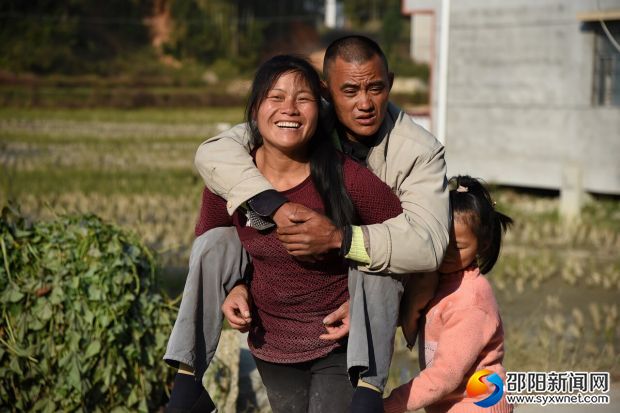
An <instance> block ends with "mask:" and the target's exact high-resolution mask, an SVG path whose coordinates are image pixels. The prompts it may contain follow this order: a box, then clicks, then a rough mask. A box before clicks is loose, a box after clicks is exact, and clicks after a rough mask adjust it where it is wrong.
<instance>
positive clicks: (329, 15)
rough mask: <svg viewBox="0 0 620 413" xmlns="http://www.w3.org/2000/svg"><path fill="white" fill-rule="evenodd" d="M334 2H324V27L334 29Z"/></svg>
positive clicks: (330, 0) (331, 0)
mask: <svg viewBox="0 0 620 413" xmlns="http://www.w3.org/2000/svg"><path fill="white" fill-rule="evenodd" d="M336 14H337V13H336V0H325V27H328V28H330V29H335V28H336Z"/></svg>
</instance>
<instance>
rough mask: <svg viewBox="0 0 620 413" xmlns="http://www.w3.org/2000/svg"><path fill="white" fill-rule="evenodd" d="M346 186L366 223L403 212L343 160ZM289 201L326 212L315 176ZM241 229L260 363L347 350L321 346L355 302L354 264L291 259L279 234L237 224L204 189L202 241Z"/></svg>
mask: <svg viewBox="0 0 620 413" xmlns="http://www.w3.org/2000/svg"><path fill="white" fill-rule="evenodd" d="M343 159H344V161H343V176H344V183H345V187H346V190H347V193H348V194H349V196H350V198H351V201H352V202H353V205H354V206H355V208H356V210H357V213H358V216H359V218H360V221H361V222H360V224H374V223H379V222H383V221H385V220H387V219H389V218H392V217H395V216H397V215H399V214H400V213H401V212H402V208H401V206H400V201H399V200H398V198H397V197H396V196H395V195H394V194H393V193H392V191H391V189H390V188H389V187H388V186H387V185H386V184H384V183H383V182H381V181H380V180H379V178H377V177H376V176H375V175H374V174H372V172H370V171H369V170H368V169H366V168H364V167H363V166H361V165H359V164H357V163H355V162H354V161H352V160H350V159H349V158H346V157H343ZM282 194H284V195H285V196H286V197H287V198H288V199H289V201H291V202H296V203H299V204H302V205H305V206H307V207H309V208H311V209H313V210H315V211H317V212H320V213H324V206H323V202H322V201H321V198H320V196H319V194H318V192H317V191H316V188H315V186H314V184H313V183H312V180H311V179H310V177H308V178H307V179H306V180H305V181H304V182H302V183H300V184H299V185H297V186H295V187H294V188H291V189H289V190H287V191H284V192H282ZM230 225H234V226H235V227H236V228H237V232H238V234H239V238H240V240H241V243H242V244H243V247H244V248H245V249H246V251H247V252H248V253H249V254H250V256H251V257H252V263H253V266H254V272H253V276H252V282H251V285H250V292H251V294H252V299H253V309H252V311H253V314H252V326H251V328H250V332H249V336H248V343H249V347H250V350H251V351H252V353H253V354H254V355H255V356H256V357H258V358H259V359H262V360H265V361H269V362H273V363H299V362H303V361H308V360H314V359H317V358H320V357H323V356H325V355H327V354H328V353H329V352H331V351H332V350H333V349H334V348H336V347H338V346H339V345H340V344H339V343H337V342H334V341H327V340H321V339H319V336H320V335H321V334H323V333H325V328H324V326H323V319H324V318H325V316H326V315H328V314H329V313H331V312H333V311H334V310H336V309H337V308H338V307H339V306H340V305H341V304H342V303H344V302H345V301H346V300H347V299H348V290H347V269H348V267H347V264H346V262H345V261H344V260H343V259H342V258H340V257H339V256H337V254H332V255H330V256H328V257H326V259H325V260H322V261H320V262H317V263H311V264H309V263H304V262H301V261H298V260H296V259H294V258H293V257H292V256H291V255H289V254H288V252H287V251H286V249H285V248H284V246H283V245H282V244H281V243H280V241H278V239H277V237H276V234H275V231H274V230H273V229H271V230H266V231H260V232H259V231H257V230H256V229H254V228H251V227H249V226H246V218H245V216H244V215H243V214H242V213H240V212H238V211H237V212H235V213H234V214H233V216H232V217H230V216H228V214H227V211H226V202H225V201H224V199H223V198H221V197H219V196H217V195H214V194H213V193H211V192H210V191H209V190H208V189H206V188H205V190H204V192H203V200H202V206H201V211H200V218H199V220H198V223H197V225H196V234H197V235H200V234H202V233H203V232H205V231H207V230H209V229H211V228H215V227H222V226H230Z"/></svg>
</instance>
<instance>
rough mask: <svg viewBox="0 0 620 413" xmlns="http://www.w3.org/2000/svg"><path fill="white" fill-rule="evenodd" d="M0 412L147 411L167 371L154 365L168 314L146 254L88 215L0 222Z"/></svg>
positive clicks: (5, 216) (10, 214) (127, 236)
mask: <svg viewBox="0 0 620 413" xmlns="http://www.w3.org/2000/svg"><path fill="white" fill-rule="evenodd" d="M0 247H1V252H0V257H1V258H0V311H1V314H0V317H1V321H0V399H2V401H3V403H2V404H3V405H4V407H3V409H1V410H3V411H6V410H5V408H7V407H8V410H9V411H49V412H55V411H83V412H109V411H113V412H122V411H144V412H145V411H148V410H154V409H157V408H158V407H159V406H161V405H162V404H163V398H164V397H165V387H166V385H167V383H170V381H171V375H172V374H173V373H174V371H173V369H170V368H168V367H167V366H166V365H165V363H163V362H162V360H161V358H162V356H163V354H164V350H165V345H166V341H167V338H168V334H169V333H170V331H171V328H172V322H173V320H174V317H175V315H176V308H174V306H173V305H171V303H170V302H169V301H168V300H167V299H165V298H164V297H162V295H161V294H160V293H159V290H158V289H157V286H156V284H155V274H154V271H155V266H154V261H153V257H152V254H151V252H150V251H149V250H148V249H147V248H146V247H145V246H144V245H143V244H142V243H141V242H140V241H139V239H138V238H137V237H136V236H135V235H133V234H131V233H128V232H127V231H124V230H121V229H119V228H117V227H114V226H112V225H109V224H106V223H104V222H103V221H102V220H101V219H99V218H98V217H96V216H94V215H80V216H61V217H58V218H56V219H55V220H53V221H49V222H38V223H35V224H28V223H27V222H26V220H25V219H24V218H23V217H21V216H20V215H19V214H18V213H17V212H15V211H14V210H13V209H10V208H8V207H7V208H4V210H3V211H2V217H1V218H0Z"/></svg>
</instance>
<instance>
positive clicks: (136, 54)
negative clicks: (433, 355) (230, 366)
mask: <svg viewBox="0 0 620 413" xmlns="http://www.w3.org/2000/svg"><path fill="white" fill-rule="evenodd" d="M351 33H361V34H364V35H367V36H369V37H371V38H373V39H375V40H377V41H378V42H379V44H380V45H381V46H382V48H383V50H384V51H385V53H386V55H387V57H388V61H389V64H390V70H392V71H393V72H394V73H395V75H396V81H395V85H394V88H393V90H392V93H391V100H392V101H393V102H395V103H396V104H398V105H399V106H401V107H403V108H404V109H405V110H407V111H408V112H409V113H411V114H412V115H413V116H414V117H415V119H416V120H417V121H418V122H419V123H420V124H421V125H422V126H424V127H425V128H427V129H429V130H430V131H431V132H433V133H434V134H435V135H436V136H437V137H438V139H440V141H441V142H443V143H444V144H445V146H446V153H447V155H446V160H447V163H448V171H449V174H450V175H454V174H459V173H466V174H471V175H474V176H477V177H480V178H483V179H485V180H486V181H487V182H488V183H489V184H490V185H491V186H492V189H493V194H494V196H495V198H496V200H497V205H498V208H499V209H500V210H502V211H504V212H505V213H507V214H508V215H510V216H512V217H513V218H514V220H515V223H516V225H515V227H514V228H513V230H512V231H511V232H510V233H509V234H508V237H507V242H506V245H505V248H504V251H503V255H502V257H501V258H500V261H499V265H498V266H497V267H496V269H494V271H493V272H492V273H491V274H490V275H489V278H490V280H491V282H492V283H493V285H494V287H495V290H496V293H497V295H498V300H499V302H500V307H501V311H502V316H503V319H504V323H505V326H504V328H505V330H506V341H507V344H506V346H507V353H506V359H505V365H506V367H507V369H508V370H509V371H516V370H519V371H552V370H556V371H567V370H575V371H609V372H611V377H612V380H616V381H617V380H618V379H619V378H620V369H619V366H620V364H619V361H620V324H619V323H618V305H619V303H620V300H618V297H619V296H620V294H619V293H620V255H619V254H618V251H620V198H619V195H620V163H619V161H618V155H619V154H620V44H619V43H620V0H544V1H538V0H511V1H501V0H494V1H489V0H461V1H452V2H451V1H448V0H436V1H432V0H418V1H416V0H404V1H399V0H384V1H379V0H343V1H335V0H326V1H315V2H313V1H306V0H288V1H284V0H274V1H267V0H265V1H242V0H235V1H230V0H229V1H224V0H221V1H218V0H109V1H106V2H100V1H94V0H68V1H42V0H39V1H34V0H33V1H19V0H3V1H2V2H0V204H1V205H6V204H8V203H9V202H12V203H13V205H16V206H18V207H19V209H20V210H21V213H22V214H23V215H24V216H25V217H26V218H27V219H28V220H30V221H32V222H37V221H41V220H50V219H54V218H55V217H57V216H58V215H59V214H66V213H69V214H74V213H94V214H96V215H98V216H100V217H102V218H103V219H104V220H106V221H107V222H110V223H114V224H115V225H118V226H120V227H122V228H126V229H128V230H130V231H132V232H134V233H135V234H137V236H138V237H139V238H140V239H141V240H142V241H143V242H144V243H145V244H146V245H147V246H148V247H149V248H150V249H152V250H153V251H154V252H155V254H156V269H157V274H156V278H157V282H158V285H159V286H160V288H161V289H162V291H164V292H165V293H167V294H168V295H170V296H173V297H174V296H176V295H178V294H179V293H180V292H181V291H182V288H183V284H184V278H185V272H186V267H187V261H188V256H189V251H190V248H191V243H192V240H193V238H194V235H193V226H194V223H195V220H196V218H197V214H198V210H199V202H200V195H201V191H202V187H203V183H202V180H201V179H200V177H199V176H198V174H197V172H196V171H195V169H194V167H193V156H194V153H195V150H196V148H197V147H198V145H199V144H200V143H201V142H202V141H203V140H205V139H207V138H209V137H211V136H214V135H215V134H217V133H219V132H221V131H223V130H226V129H227V128H229V127H230V126H232V125H234V124H235V123H238V122H241V121H242V117H243V108H244V104H245V98H246V94H247V92H248V88H249V85H250V81H251V78H252V76H253V72H254V70H255V68H256V67H257V65H258V64H259V63H260V62H261V61H263V60H264V59H266V58H268V57H270V56H272V55H274V54H276V53H298V54H303V55H306V56H308V58H309V59H311V60H312V61H313V62H314V63H315V65H316V66H317V68H319V69H320V67H321V65H322V55H323V52H324V50H325V47H326V46H327V45H328V44H329V43H330V42H331V41H332V40H333V39H335V38H337V37H340V36H342V35H346V34H351ZM231 340H232V341H230V340H229V341H227V343H229V345H233V344H230V343H237V342H238V341H239V340H237V339H236V338H233V339H231ZM240 341H241V342H242V341H243V340H240ZM234 345H238V344H234ZM241 354H242V355H241V359H244V357H245V356H244V354H245V353H243V352H242V353H241ZM246 355H247V354H246ZM157 357H160V356H157ZM235 360H236V362H238V361H239V356H238V355H237V358H236V359H235ZM242 361H243V360H242ZM244 369H245V370H247V371H246V373H243V371H245V370H244ZM241 370H242V375H243V374H246V375H247V377H245V380H246V381H247V380H249V379H248V377H250V376H249V375H250V374H251V367H250V368H248V367H247V366H245V367H242V369H241ZM416 371H417V352H416V351H413V352H409V351H407V350H406V348H405V347H404V345H403V343H402V342H401V340H400V339H399V340H397V355H396V357H395V361H394V367H393V374H392V377H391V382H390V386H393V385H395V384H398V383H401V382H403V381H404V380H408V379H409V378H410V377H412V375H413V374H415V372H416ZM236 374H237V373H236ZM240 380H241V379H240ZM250 381H251V380H250ZM130 384H131V383H130ZM245 385H247V383H246V384H245ZM614 386H616V387H613V389H615V393H616V394H617V393H618V387H617V385H614ZM233 387H234V386H233ZM235 391H237V390H235ZM249 391H250V392H251V391H254V392H256V391H257V390H256V388H255V389H254V390H249ZM242 394H244V393H243V392H242ZM236 395H237V393H235V397H236ZM222 397H227V396H222ZM242 397H254V399H253V400H254V402H256V398H255V395H254V396H248V395H247V393H246V395H245V396H243V395H242V396H240V397H239V398H240V399H241V398H242ZM259 400H260V397H259ZM230 403H233V402H230ZM234 403H237V402H234ZM234 403H233V405H234ZM239 403H242V401H241V402H239ZM256 403H258V402H256ZM616 403H617V399H616ZM259 404H260V403H259ZM235 406H237V405H235ZM615 406H618V404H616V405H615ZM236 408H237V409H238V410H239V411H241V410H240V408H239V407H238V406H237V407H236ZM247 409H249V410H248V411H250V410H251V409H250V408H249V407H248V408H247ZM257 409H258V408H257ZM233 411H234V410H233ZM589 411H597V410H596V409H595V408H594V407H589Z"/></svg>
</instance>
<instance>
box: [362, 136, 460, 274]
mask: <svg viewBox="0 0 620 413" xmlns="http://www.w3.org/2000/svg"><path fill="white" fill-rule="evenodd" d="M433 139H434V138H433ZM407 149H408V148H402V150H400V151H399V154H398V156H397V157H396V159H394V160H392V163H393V164H395V165H409V166H408V168H406V169H403V170H402V171H400V173H401V175H402V176H403V177H404V178H403V179H402V181H401V182H400V184H399V185H398V187H397V188H396V193H397V195H398V198H399V199H400V202H401V206H402V208H403V213H402V214H400V215H399V216H397V217H395V218H392V219H389V220H387V221H385V222H383V223H382V224H375V225H368V226H366V227H365V231H366V233H367V234H368V243H369V251H368V255H369V256H370V264H369V265H368V266H366V267H361V268H360V269H361V270H362V271H366V272H370V273H378V272H383V273H386V272H387V273H395V274H406V273H412V272H429V271H435V270H436V269H437V268H438V267H439V265H440V264H441V261H442V260H443V256H444V253H445V251H446V247H447V246H448V241H449V232H448V230H449V225H450V207H449V198H448V183H447V179H446V162H445V160H444V148H443V146H441V145H439V144H438V143H437V145H436V146H434V147H432V148H430V149H428V150H427V151H426V153H422V154H420V155H418V156H417V157H414V159H413V160H412V159H411V157H412V155H411V152H410V151H408V150H407ZM399 158H400V159H399Z"/></svg>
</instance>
